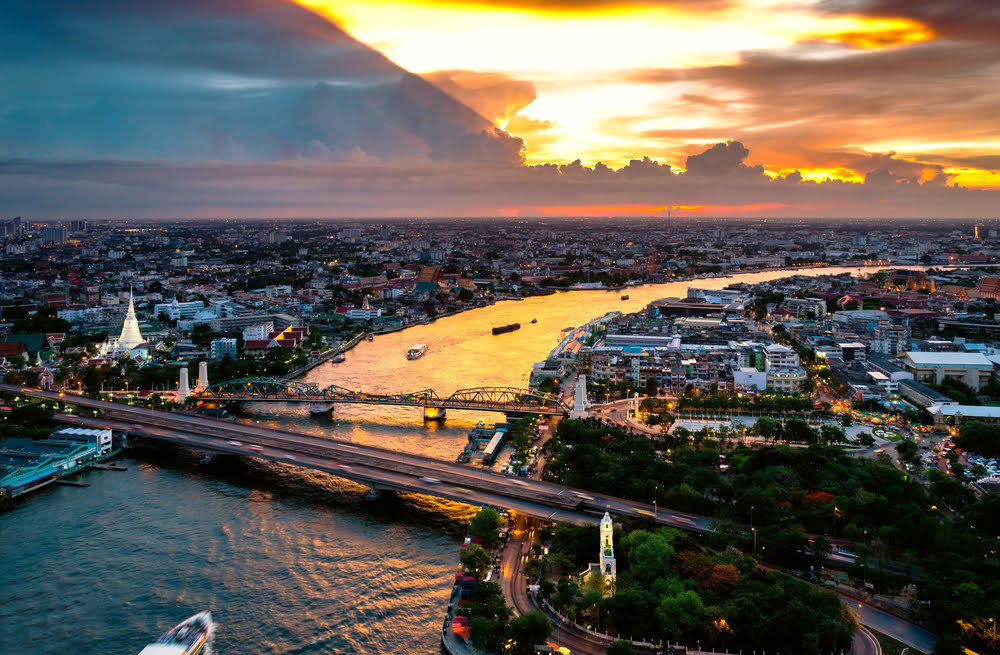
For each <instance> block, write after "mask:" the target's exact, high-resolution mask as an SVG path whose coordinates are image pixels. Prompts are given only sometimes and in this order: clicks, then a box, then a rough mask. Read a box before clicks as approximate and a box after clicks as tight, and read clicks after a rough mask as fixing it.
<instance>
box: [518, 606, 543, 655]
mask: <svg viewBox="0 0 1000 655" xmlns="http://www.w3.org/2000/svg"><path fill="white" fill-rule="evenodd" d="M551 634H552V622H551V621H549V617H547V616H545V615H544V614H542V613H541V612H539V611H538V610H532V611H530V612H528V613H527V614H522V615H521V616H519V617H517V618H516V619H514V620H513V621H511V622H510V638H511V639H513V640H514V648H513V652H514V653H515V655H532V653H534V652H535V644H544V643H545V641H546V640H547V639H548V638H549V635H551Z"/></svg>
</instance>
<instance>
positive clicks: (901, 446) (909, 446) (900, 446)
mask: <svg viewBox="0 0 1000 655" xmlns="http://www.w3.org/2000/svg"><path fill="white" fill-rule="evenodd" d="M919 452H920V447H919V446H917V444H916V443H914V442H913V441H911V440H909V439H903V440H902V441H900V442H899V443H897V444H896V453H898V454H899V458H900V459H901V460H903V462H904V463H906V464H910V465H912V466H916V465H917V464H919V463H920V454H919Z"/></svg>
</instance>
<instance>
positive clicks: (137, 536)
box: [0, 269, 857, 655]
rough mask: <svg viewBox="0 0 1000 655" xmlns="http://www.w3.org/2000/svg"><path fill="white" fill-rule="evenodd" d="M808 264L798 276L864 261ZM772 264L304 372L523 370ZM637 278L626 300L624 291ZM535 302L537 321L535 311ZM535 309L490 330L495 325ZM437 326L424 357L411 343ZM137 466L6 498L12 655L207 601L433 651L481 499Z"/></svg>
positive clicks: (333, 636)
mask: <svg viewBox="0 0 1000 655" xmlns="http://www.w3.org/2000/svg"><path fill="white" fill-rule="evenodd" d="M856 270H857V269H810V270H808V271H801V272H800V273H801V274H805V275H809V274H813V275H815V274H819V273H838V272H847V271H850V272H854V271H856ZM791 274H792V273H790V272H787V271H769V272H766V273H756V274H747V275H738V276H734V277H731V278H716V279H702V280H693V281H690V282H677V283H668V284H661V285H649V286H643V287H634V288H629V289H627V290H626V291H620V292H604V291H573V292H565V293H558V294H556V295H552V296H543V297H538V298H531V299H528V300H524V301H520V302H502V303H498V304H496V305H493V306H491V307H487V308H483V309H477V310H473V311H469V312H465V313H463V314H459V315H456V316H451V317H446V318H443V319H440V320H438V321H436V322H434V323H431V324H429V325H421V326H416V327H413V328H410V329H407V330H404V331H401V332H396V333H393V334H388V335H381V336H378V337H376V338H375V339H374V340H373V341H370V342H368V341H363V342H362V343H361V344H359V345H358V346H357V347H356V348H355V349H354V350H352V351H350V352H348V353H347V359H346V361H345V362H343V363H340V364H327V365H323V366H321V367H319V368H317V369H314V370H313V371H311V372H309V374H307V375H306V377H305V379H306V380H308V381H310V382H315V383H317V384H320V385H323V386H325V385H328V384H338V385H340V386H343V387H347V388H350V389H363V390H365V391H415V390H419V389H426V388H433V389H434V390H435V391H437V392H438V393H441V394H446V393H450V392H452V391H454V390H455V389H459V388H463V387H475V386H489V385H497V386H508V385H509V386H523V385H525V384H526V382H527V375H528V372H529V371H530V368H531V364H532V363H533V362H535V361H538V360H540V359H543V358H544V357H545V356H546V355H547V354H548V353H549V351H550V350H551V349H552V348H553V347H554V346H555V345H556V344H557V343H558V341H559V340H560V338H561V330H562V328H564V327H569V326H577V325H581V324H583V323H585V322H587V321H589V320H590V319H592V318H594V317H596V316H600V315H601V314H604V313H605V312H608V311H612V310H620V311H623V312H632V311H637V310H639V309H641V308H642V307H643V306H645V305H646V304H647V303H648V302H650V301H651V300H654V299H656V298H663V297H670V296H677V297H683V296H685V295H686V293H687V287H688V286H697V287H716V288H721V287H723V286H726V285H728V284H732V283H736V282H758V281H763V280H768V279H773V278H777V277H785V276H788V275H791ZM623 293H627V294H628V295H629V300H626V301H622V300H620V296H621V295H622V294H623ZM532 318H537V319H538V322H537V323H535V324H531V323H530V321H531V319H532ZM507 323H520V324H521V326H522V327H521V329H520V330H518V331H515V332H510V333H507V334H503V335H498V336H493V335H492V334H491V328H492V327H493V326H497V325H505V324H507ZM415 343H423V344H427V346H428V352H427V354H426V356H424V357H423V358H421V359H418V360H414V361H409V360H407V359H406V358H405V357H404V353H405V352H406V350H407V349H408V348H409V347H410V346H411V345H413V344H415ZM252 412H253V413H252V414H249V415H247V417H245V419H244V420H249V421H260V422H261V423H270V424H274V425H282V426H286V427H290V428H292V429H298V430H304V431H309V432H313V433H316V434H328V435H332V436H336V437H340V438H349V439H353V440H356V441H358V442H364V443H372V444H380V445H384V446H388V447H392V448H401V449H408V450H413V451H419V452H423V453H426V454H428V455H432V456H436V457H441V458H445V459H452V458H454V457H455V455H456V454H457V453H458V452H459V451H460V450H461V449H462V447H463V445H464V444H465V442H466V437H465V435H466V432H467V431H468V429H469V427H470V426H471V425H473V424H474V423H475V422H476V421H478V420H497V419H498V418H501V417H500V416H499V415H492V414H477V413H471V412H449V415H448V419H447V421H446V422H445V423H444V424H443V425H438V424H435V423H425V422H424V421H423V418H422V414H421V412H420V410H418V409H415V408H387V407H362V406H354V407H338V408H336V410H335V413H334V415H333V417H332V418H329V417H328V418H322V419H315V418H311V417H310V416H309V415H308V414H307V412H306V410H305V409H304V408H298V407H284V406H280V405H267V406H261V405H257V406H254V407H253V408H252ZM123 461H124V463H126V464H128V466H129V469H128V471H126V472H115V471H95V472H90V473H86V474H84V475H81V476H79V477H78V478H77V479H78V480H80V481H83V482H87V483H88V484H90V487H89V488H86V489H81V488H73V487H53V488H51V489H49V490H45V491H42V492H40V493H38V494H36V495H35V496H34V497H31V498H30V499H29V500H28V501H27V502H24V503H21V504H19V505H18V507H17V508H16V509H15V510H14V511H12V512H8V513H7V514H4V515H2V516H0V562H2V563H3V565H2V566H3V581H2V592H0V594H2V597H0V644H3V652H4V654H5V655H44V654H49V653H51V654H53V655H54V654H56V653H58V654H62V653H81V654H88V653H94V654H98V653H100V654H101V655H110V654H120V655H129V654H130V653H137V652H138V651H139V650H141V648H142V647H143V646H144V645H145V644H146V643H147V642H148V641H151V640H153V639H154V638H155V637H156V636H158V635H159V633H161V632H162V631H164V630H166V629H168V628H170V627H171V626H173V625H174V624H175V623H177V622H179V621H180V620H181V619H184V618H186V617H188V616H190V615H191V614H194V613H195V612H198V611H200V610H203V609H210V610H211V611H212V612H213V614H214V615H215V617H216V620H217V621H218V623H219V627H218V632H217V637H216V652H217V653H218V654H219V655H253V654H257V653H260V654H264V653H302V654H314V653H375V654H386V655H388V654H389V653H408V654H412V653H437V652H439V639H438V630H439V629H440V626H441V621H442V619H443V611H444V606H445V604H446V602H447V598H448V591H449V589H450V586H451V580H450V576H451V572H452V571H453V570H454V567H455V564H456V553H457V540H458V538H459V537H460V536H461V535H462V534H463V531H464V521H466V520H467V519H468V518H469V516H470V514H471V510H470V509H469V508H468V507H465V506H462V505H457V504H454V503H448V502H443V501H437V500H434V499H430V498H425V497H420V496H402V497H396V498H394V497H388V498H384V499H383V500H381V501H378V502H374V503H366V502H365V501H364V500H363V499H362V496H363V494H364V492H365V489H364V488H362V487H359V486H357V485H355V484H353V483H349V482H345V481H342V480H339V479H337V478H335V477H332V476H329V475H325V474H321V473H315V472H312V471H303V470H299V469H296V468H293V467H289V466H283V465H277V464H264V463H258V462H255V461H253V460H245V461H235V462H234V461H228V462H226V461H219V462H215V463H212V464H205V465H203V464H200V463H199V462H198V457H197V456H196V455H192V454H188V453H184V452H181V451H175V450H173V449H171V448H169V447H164V448H157V449H153V450H151V451H148V452H145V451H143V452H136V453H134V456H133V457H129V458H126V459H125V460H123Z"/></svg>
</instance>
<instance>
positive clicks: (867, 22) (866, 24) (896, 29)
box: [804, 16, 934, 50]
mask: <svg viewBox="0 0 1000 655" xmlns="http://www.w3.org/2000/svg"><path fill="white" fill-rule="evenodd" d="M824 27H825V28H827V29H826V30H824V31H818V32H816V33H814V34H811V35H807V37H806V38H805V39H804V40H805V41H810V40H815V41H820V42H823V43H837V44H842V45H847V46H850V47H852V48H856V49H858V50H881V49H883V48H892V47H895V46H902V45H910V44H913V43H920V42H922V41H930V40H931V39H933V38H934V32H933V30H931V29H930V28H929V27H927V26H925V25H923V24H922V23H919V22H917V21H915V20H911V19H908V18H863V17H857V16H844V17H842V18H839V19H833V20H831V21H829V22H828V23H826V24H825V25H824Z"/></svg>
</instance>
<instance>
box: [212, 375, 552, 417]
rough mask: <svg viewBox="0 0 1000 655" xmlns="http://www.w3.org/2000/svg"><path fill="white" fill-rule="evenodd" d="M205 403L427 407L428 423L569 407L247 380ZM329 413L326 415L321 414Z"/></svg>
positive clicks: (533, 400)
mask: <svg viewBox="0 0 1000 655" xmlns="http://www.w3.org/2000/svg"><path fill="white" fill-rule="evenodd" d="M195 397H196V398H198V400H199V401H203V402H220V403H221V402H283V403H309V404H310V405H311V406H313V407H315V408H323V407H325V406H329V407H330V408H332V406H333V405H335V404H337V403H352V404H359V403H360V404H367V405H398V406H403V407H422V408H423V409H424V415H425V416H426V417H427V418H440V417H443V416H444V412H445V410H448V409H470V410H479V411H488V412H504V413H507V414H543V415H548V416H562V415H563V414H568V413H569V409H570V408H569V407H568V406H567V405H566V403H564V402H563V401H562V399H561V398H559V397H558V396H554V395H552V394H549V393H543V392H540V391H534V390H531V389H517V388H514V387H475V388H471V389H459V390H458V391H455V392H454V393H452V394H450V395H448V396H442V395H439V394H438V393H436V392H435V391H434V390H433V389H422V390H420V391H414V392H409V393H371V392H365V391H353V390H351V389H345V388H344V387H339V386H337V385H335V384H332V385H330V386H328V387H320V386H319V385H316V384H311V383H308V382H296V381H292V380H284V379H281V378H241V379H239V380H228V381H226V382H219V383H217V384H213V385H211V386H209V387H207V388H206V389H205V390H204V391H202V392H201V393H199V394H196V395H195ZM321 411H326V410H321Z"/></svg>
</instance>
